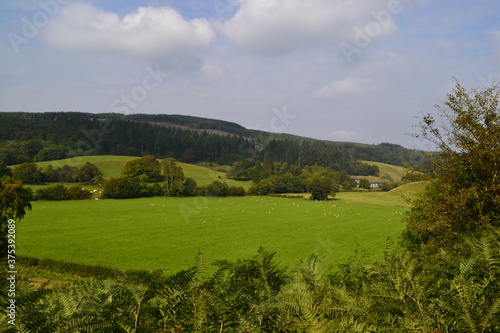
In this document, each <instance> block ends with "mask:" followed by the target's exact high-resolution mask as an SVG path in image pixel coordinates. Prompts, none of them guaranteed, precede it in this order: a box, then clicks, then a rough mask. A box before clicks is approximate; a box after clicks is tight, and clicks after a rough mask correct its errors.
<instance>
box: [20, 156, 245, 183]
mask: <svg viewBox="0 0 500 333" xmlns="http://www.w3.org/2000/svg"><path fill="white" fill-rule="evenodd" d="M136 158H138V157H131V156H113V155H104V156H79V157H72V158H67V159H64V160H57V161H47V162H38V163H37V165H38V166H39V167H40V168H46V167H47V166H49V165H52V166H53V167H62V166H63V165H69V166H82V165H84V164H85V163H86V162H90V163H93V164H95V165H96V166H97V167H98V168H99V170H101V172H102V173H103V176H104V178H105V179H109V178H111V177H119V176H121V174H122V170H123V167H124V166H125V164H126V163H127V162H128V161H131V160H133V159H136ZM179 165H180V166H181V167H182V170H183V171H184V175H185V176H186V177H189V178H194V179H195V180H196V183H197V184H198V185H208V184H210V183H212V182H213V181H214V180H221V181H223V182H225V183H226V184H228V185H229V186H242V187H244V188H245V189H248V188H249V187H250V186H251V185H252V182H251V181H237V180H232V179H227V178H226V174H225V172H220V171H215V170H212V169H210V168H207V167H203V166H199V165H195V164H188V163H179ZM30 187H32V186H30Z"/></svg>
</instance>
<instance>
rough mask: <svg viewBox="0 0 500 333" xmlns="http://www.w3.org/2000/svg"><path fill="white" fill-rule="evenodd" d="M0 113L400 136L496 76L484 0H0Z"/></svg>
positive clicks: (367, 138)
mask: <svg viewBox="0 0 500 333" xmlns="http://www.w3.org/2000/svg"><path fill="white" fill-rule="evenodd" d="M0 36H2V37H1V38H0V111H27V112H44V111H82V112H92V113H107V112H117V113H124V114H135V113H148V114H183V115H193V116H200V117H206V118H214V119H221V120H227V121H232V122H236V123H238V124H241V125H243V126H245V127H247V128H252V129H260V130H265V131H270V132H277V133H278V132H279V133H290V134H295V135H301V136H306V137H312V138H316V139H322V140H332V141H353V142H360V143H368V144H378V143H382V142H390V143H396V144H400V145H403V146H405V147H408V148H414V149H424V150H429V148H432V147H431V146H430V145H429V144H428V143H426V142H423V141H420V139H415V138H414V137H412V136H411V135H408V134H411V133H417V132H418V129H417V128H415V125H416V124H418V119H416V117H419V116H422V114H424V113H435V112H436V108H435V105H436V104H442V103H443V102H444V100H445V99H446V94H447V93H450V92H451V89H452V87H453V86H454V85H455V83H456V81H458V82H460V84H462V85H463V86H464V87H466V88H473V87H481V88H484V87H487V86H489V85H491V84H492V82H494V81H496V82H498V81H500V1H498V0H475V1H466V0H453V1H451V0H205V1H195V0H182V1H180V0H179V1H174V0H151V1H134V0H120V1H118V0H106V1H104V0H81V1H72V0H23V1H18V0H2V1H1V2H0Z"/></svg>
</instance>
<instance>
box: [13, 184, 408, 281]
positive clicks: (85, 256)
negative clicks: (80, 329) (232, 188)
mask: <svg viewBox="0 0 500 333" xmlns="http://www.w3.org/2000/svg"><path fill="white" fill-rule="evenodd" d="M406 209H407V208H406V203H405V201H404V200H402V199H401V198H400V197H398V196H396V195H391V194H389V193H382V192H373V193H369V192H367V193H339V194H338V198H336V199H334V200H330V201H326V202H316V201H311V200H305V199H286V198H273V197H251V196H248V197H240V198H201V197H196V198H162V197H158V198H142V199H132V200H86V201H62V202H53V201H52V202H46V201H40V202H34V203H33V210H32V211H31V212H29V213H28V214H27V215H26V218H25V220H23V221H22V223H20V224H19V227H18V231H17V232H18V243H17V244H18V254H19V255H23V256H31V257H37V258H40V259H45V258H51V259H56V260H64V261H68V262H76V263H85V264H91V265H96V264H98V265H104V266H110V267H113V268H118V269H157V268H161V269H165V270H166V272H168V273H174V272H176V271H178V270H180V269H184V268H188V267H190V266H191V265H192V264H193V262H194V258H195V255H196V253H197V252H198V251H201V252H202V253H204V255H205V257H206V258H207V260H208V261H209V262H211V261H213V260H215V259H230V260H236V259H240V258H249V257H252V256H253V255H255V254H256V251H257V249H258V248H259V247H260V246H263V247H265V248H266V249H267V250H270V251H276V252H277V259H278V261H280V262H281V263H283V264H285V265H289V266H293V265H295V264H298V263H299V262H300V260H303V259H306V258H307V257H308V256H309V255H310V254H312V253H318V254H319V255H321V256H323V257H325V264H336V263H342V262H345V261H346V260H347V259H348V258H349V257H350V256H352V255H353V254H354V250H355V249H356V247H358V245H360V246H361V248H362V249H363V250H364V251H366V254H367V256H368V258H369V259H372V260H377V259H379V258H380V257H381V255H382V251H383V248H384V246H385V244H386V241H387V238H388V237H392V238H394V239H395V238H397V237H398V235H399V234H400V233H401V231H402V230H403V228H404V224H403V223H402V222H401V214H402V213H403V212H404V211H405V210H406Z"/></svg>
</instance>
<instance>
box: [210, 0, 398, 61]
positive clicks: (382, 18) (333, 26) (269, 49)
mask: <svg viewBox="0 0 500 333" xmlns="http://www.w3.org/2000/svg"><path fill="white" fill-rule="evenodd" d="M386 6H387V1H382V0H371V1H357V0H344V1H332V0H240V8H239V10H238V11H237V12H236V14H235V15H234V16H233V17H232V18H231V19H230V20H228V21H226V22H224V23H221V24H220V26H219V28H220V30H221V31H222V33H223V34H224V35H225V36H226V37H227V38H228V39H229V40H230V41H231V42H232V43H233V44H234V45H236V46H238V47H240V48H241V49H244V50H247V51H252V52H255V53H263V54H282V53H287V52H291V51H294V50H296V49H298V48H300V47H303V46H323V45H330V46H335V47H336V46H337V45H338V44H339V43H341V42H343V41H344V42H348V41H351V40H352V39H353V38H354V37H355V32H356V28H357V29H358V30H359V29H361V30H363V29H364V28H365V27H366V26H367V24H369V23H370V22H377V24H379V27H378V28H379V29H380V31H378V32H377V35H379V36H383V35H387V34H390V33H392V32H394V31H395V30H397V28H396V24H395V21H394V19H393V17H392V16H393V15H392V14H391V13H390V12H389V10H388V9H387V8H386Z"/></svg>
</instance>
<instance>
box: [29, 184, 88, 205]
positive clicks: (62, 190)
mask: <svg viewBox="0 0 500 333" xmlns="http://www.w3.org/2000/svg"><path fill="white" fill-rule="evenodd" d="M91 197H92V193H91V192H90V191H88V190H85V189H83V188H81V187H80V186H72V187H70V188H67V187H65V186H64V185H61V184H56V185H50V186H47V187H45V188H41V189H38V190H37V191H36V192H35V200H55V201H58V200H85V199H90V198H91Z"/></svg>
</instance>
